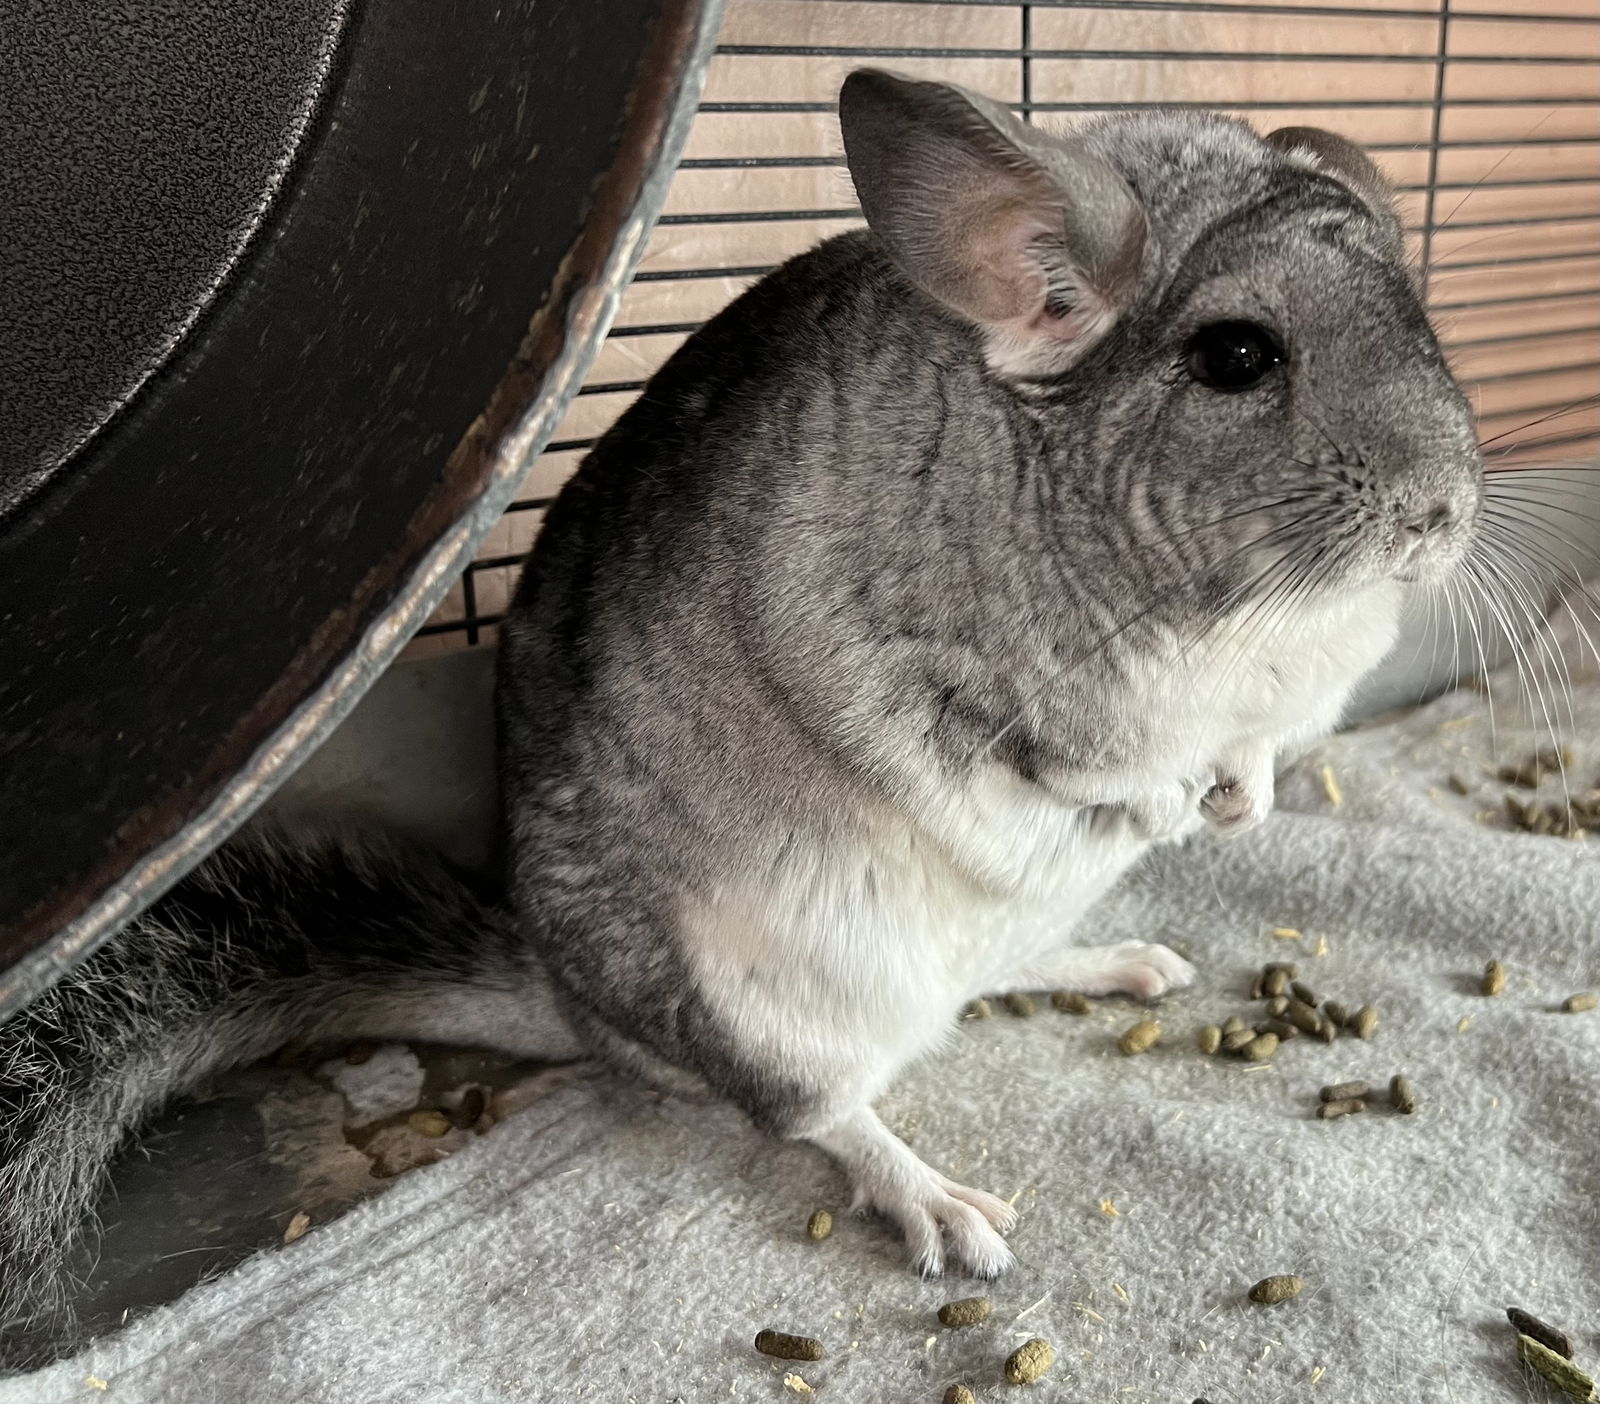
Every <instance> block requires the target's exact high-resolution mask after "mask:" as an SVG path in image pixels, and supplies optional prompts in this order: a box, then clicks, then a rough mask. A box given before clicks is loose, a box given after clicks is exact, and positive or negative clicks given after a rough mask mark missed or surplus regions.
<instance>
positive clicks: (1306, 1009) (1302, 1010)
mask: <svg viewBox="0 0 1600 1404" xmlns="http://www.w3.org/2000/svg"><path fill="white" fill-rule="evenodd" d="M1284 1018H1286V1019H1287V1020H1288V1021H1289V1022H1290V1023H1291V1024H1293V1025H1294V1026H1295V1028H1297V1029H1299V1030H1300V1032H1301V1033H1308V1034H1314V1033H1316V1032H1317V1030H1318V1029H1320V1028H1321V1027H1322V1015H1320V1014H1318V1013H1317V1011H1316V1010H1315V1009H1313V1008H1311V1006H1310V1005H1307V1004H1301V1003H1300V1001H1299V1000H1297V999H1292V1000H1290V1001H1289V1007H1288V1009H1286V1010H1285V1011H1284Z"/></svg>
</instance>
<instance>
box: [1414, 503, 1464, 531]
mask: <svg viewBox="0 0 1600 1404" xmlns="http://www.w3.org/2000/svg"><path fill="white" fill-rule="evenodd" d="M1454 519H1455V511H1454V509H1453V508H1452V507H1451V506H1450V504H1449V503H1448V502H1435V503H1434V504H1433V506H1432V507H1430V508H1429V509H1428V510H1427V511H1426V512H1419V513H1418V514H1417V515H1416V516H1414V517H1412V518H1411V520H1410V521H1408V522H1402V523H1401V529H1402V530H1403V531H1405V532H1406V534H1407V535H1409V536H1417V537H1424V536H1428V535H1431V534H1432V533H1433V532H1436V531H1443V530H1444V529H1445V528H1446V527H1448V526H1449V525H1450V523H1451V522H1452V521H1453V520H1454Z"/></svg>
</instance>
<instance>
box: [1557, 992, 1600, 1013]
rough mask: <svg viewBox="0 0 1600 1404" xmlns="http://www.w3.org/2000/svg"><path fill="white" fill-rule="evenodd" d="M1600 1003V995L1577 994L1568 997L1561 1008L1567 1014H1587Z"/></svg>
mask: <svg viewBox="0 0 1600 1404" xmlns="http://www.w3.org/2000/svg"><path fill="white" fill-rule="evenodd" d="M1597 1004H1600V996H1596V995H1592V994H1575V995H1571V996H1569V997H1568V999H1567V1000H1566V1002H1565V1003H1564V1004H1562V1006H1561V1008H1562V1011H1563V1012H1564V1013H1567V1014H1587V1013H1588V1012H1589V1010H1591V1009H1593V1008H1594V1007H1595V1005H1597Z"/></svg>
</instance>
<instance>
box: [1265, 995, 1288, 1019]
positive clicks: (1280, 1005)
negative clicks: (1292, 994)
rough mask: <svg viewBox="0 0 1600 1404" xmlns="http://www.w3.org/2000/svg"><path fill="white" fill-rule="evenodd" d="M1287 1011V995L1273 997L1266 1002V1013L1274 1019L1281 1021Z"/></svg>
mask: <svg viewBox="0 0 1600 1404" xmlns="http://www.w3.org/2000/svg"><path fill="white" fill-rule="evenodd" d="M1288 1011H1289V998H1288V996H1287V995H1273V997H1272V998H1271V999H1269V1000H1268V1001H1267V1013H1268V1014H1270V1015H1271V1016H1272V1017H1273V1018H1274V1019H1281V1018H1283V1016H1284V1015H1285V1014H1286V1013H1288Z"/></svg>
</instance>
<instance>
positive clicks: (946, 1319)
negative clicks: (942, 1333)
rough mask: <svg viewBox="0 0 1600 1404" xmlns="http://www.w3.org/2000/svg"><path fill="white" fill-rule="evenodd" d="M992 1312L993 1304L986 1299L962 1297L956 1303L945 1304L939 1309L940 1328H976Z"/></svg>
mask: <svg viewBox="0 0 1600 1404" xmlns="http://www.w3.org/2000/svg"><path fill="white" fill-rule="evenodd" d="M993 1311H994V1303H993V1302H991V1301H990V1300H989V1299H988V1298H987V1297H963V1298H961V1300H960V1301H957V1302H946V1303H945V1304H944V1305H943V1306H942V1307H940V1308H939V1324H940V1325H941V1326H976V1325H977V1324H978V1323H979V1322H980V1321H987V1320H988V1319H989V1315H990V1313H991V1312H993Z"/></svg>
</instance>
